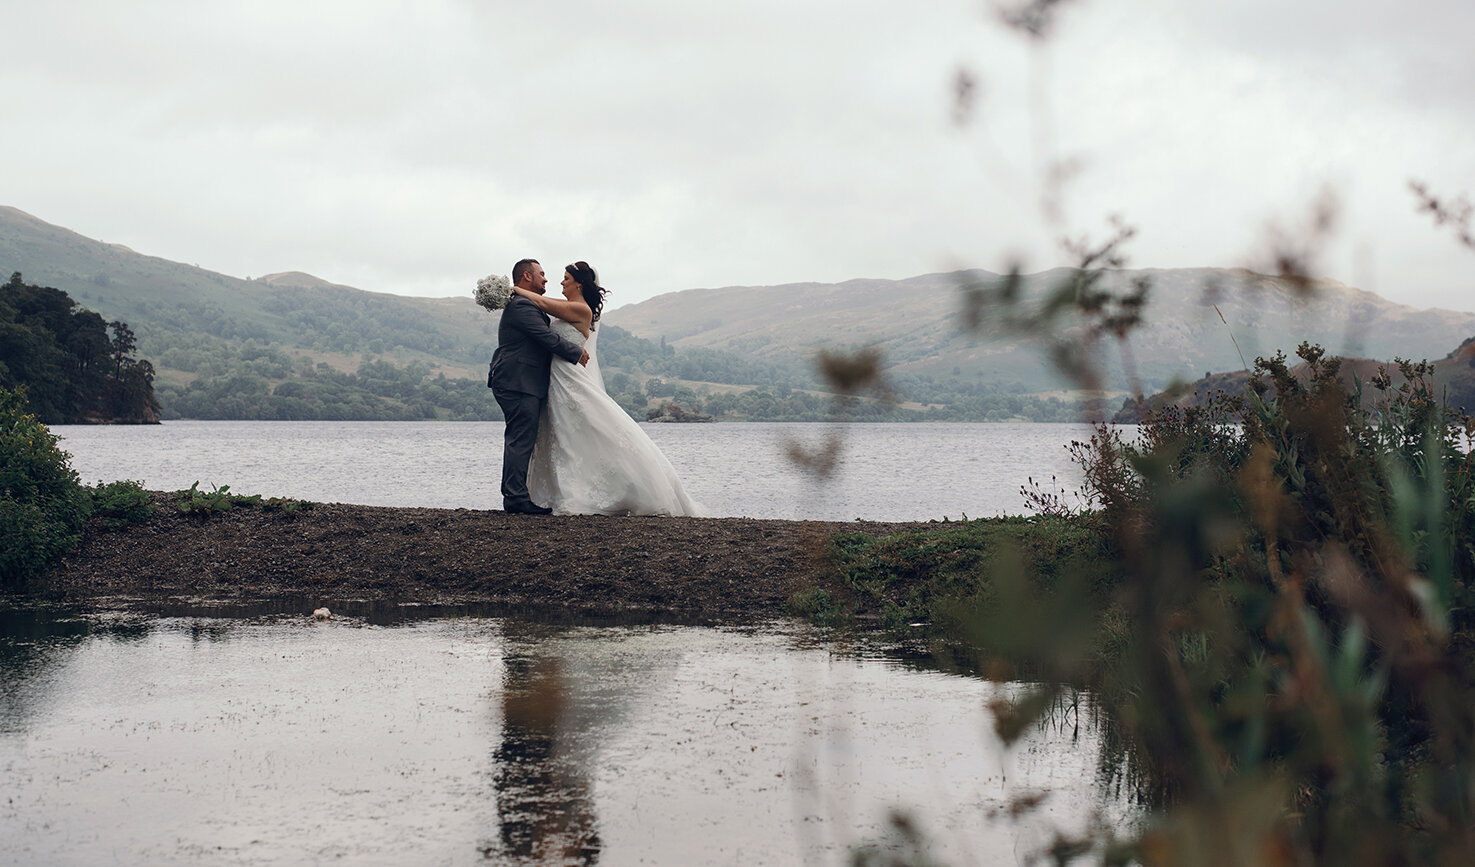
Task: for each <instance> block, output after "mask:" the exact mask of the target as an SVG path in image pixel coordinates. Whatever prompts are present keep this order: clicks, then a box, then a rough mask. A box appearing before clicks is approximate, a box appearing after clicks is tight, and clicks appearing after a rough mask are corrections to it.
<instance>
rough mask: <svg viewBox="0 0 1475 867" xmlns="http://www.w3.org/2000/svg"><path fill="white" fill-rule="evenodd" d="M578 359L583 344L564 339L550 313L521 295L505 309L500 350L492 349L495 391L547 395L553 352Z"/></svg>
mask: <svg viewBox="0 0 1475 867" xmlns="http://www.w3.org/2000/svg"><path fill="white" fill-rule="evenodd" d="M554 355H557V356H558V357H559V358H564V359H567V360H569V361H572V362H577V361H578V360H579V359H580V358H582V357H583V355H584V350H583V348H582V347H580V346H578V345H577V344H574V343H572V342H570V341H567V340H564V339H563V338H562V337H559V336H558V335H557V334H554V333H553V329H552V328H551V327H549V324H548V314H547V313H544V312H543V311H541V310H539V309H538V305H536V304H534V303H533V302H531V301H529V300H527V299H526V298H524V297H522V296H521V295H514V296H513V297H512V300H511V301H509V302H508V303H507V306H506V307H505V308H503V309H502V321H501V323H499V324H498V325H497V351H496V352H494V353H492V371H491V377H490V379H489V382H490V384H491V386H492V392H493V393H494V394H495V393H499V392H521V393H523V394H531V395H534V396H536V397H547V396H548V368H549V366H550V365H552V364H553V356H554Z"/></svg>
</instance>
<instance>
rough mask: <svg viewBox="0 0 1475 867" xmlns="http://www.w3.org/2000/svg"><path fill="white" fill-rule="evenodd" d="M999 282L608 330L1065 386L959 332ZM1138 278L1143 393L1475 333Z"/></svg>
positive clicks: (1181, 278)
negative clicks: (1306, 359) (1142, 302)
mask: <svg viewBox="0 0 1475 867" xmlns="http://www.w3.org/2000/svg"><path fill="white" fill-rule="evenodd" d="M1070 273H1071V272H1068V271H1066V270H1064V269H1057V270H1054V271H1046V272H1043V273H1040V274H1032V275H1027V276H1025V277H1024V278H1023V292H1022V295H1023V297H1024V298H1026V299H1033V300H1034V301H1036V302H1038V301H1039V299H1041V298H1043V297H1044V295H1045V294H1046V293H1047V292H1048V291H1049V289H1050V288H1051V287H1053V286H1055V285H1057V284H1058V283H1059V282H1060V281H1061V280H1063V279H1065V278H1066V277H1068V276H1069V275H1070ZM1001 279H1002V278H1000V277H999V276H998V275H996V274H990V273H989V272H986V271H960V272H954V273H947V274H929V275H925V276H921V277H915V278H912V279H909V280H899V281H889V280H851V281H848V282H845V283H838V284H816V283H796V284H790V285H786V286H741V287H729V288H725V289H692V290H688V291H685V292H676V293H672V294H669V295H662V296H659V297H656V298H652V299H650V300H649V301H644V302H641V303H639V304H634V305H630V306H627V307H622V308H619V309H618V310H615V311H613V312H612V313H610V314H609V316H608V319H609V321H610V322H612V323H614V324H617V325H619V326H621V327H623V328H626V329H628V330H630V331H631V332H633V333H635V334H637V335H640V336H641V337H645V338H647V339H650V340H660V339H664V340H665V341H666V342H668V343H669V344H670V345H672V346H674V347H676V348H677V349H678V350H683V349H691V348H704V349H717V350H726V351H731V352H735V353H738V354H741V355H743V356H745V357H751V358H781V357H787V356H792V355H794V354H795V353H796V352H797V353H800V354H804V353H812V352H814V351H816V350H818V349H819V348H820V347H822V346H836V347H847V346H856V345H867V344H869V345H876V346H879V347H880V348H881V349H882V350H883V351H884V352H885V355H886V359H887V362H888V367H889V371H890V372H891V373H892V374H894V375H898V376H906V375H912V376H917V377H931V378H933V379H934V380H938V379H959V380H963V379H978V378H983V379H985V380H990V381H994V382H1006V383H1007V382H1013V383H1020V384H1023V385H1024V386H1026V387H1027V390H1028V391H1044V390H1048V389H1051V388H1059V387H1061V386H1062V385H1063V383H1062V382H1061V381H1060V380H1059V379H1058V378H1057V377H1056V376H1055V375H1054V374H1053V372H1052V371H1051V369H1050V367H1049V365H1048V364H1046V363H1044V362H1043V360H1042V356H1041V353H1040V351H1039V349H1038V347H1037V346H1035V345H1033V344H1032V343H1030V342H1029V341H1028V340H1026V339H1024V338H1022V337H1021V336H1020V335H1019V334H1017V333H1012V334H1011V333H1008V332H1007V330H1000V329H992V328H990V327H989V325H990V323H989V321H988V312H987V311H985V321H984V323H983V325H984V327H983V329H982V330H981V331H980V332H979V333H969V332H965V331H964V330H963V329H962V328H961V327H960V323H961V321H962V317H961V316H960V310H961V307H962V303H963V292H962V289H961V287H963V286H965V285H973V286H984V287H987V286H991V285H995V284H997V283H998V281H999V280H1001ZM1139 279H1145V280H1147V281H1149V282H1150V285H1151V289H1150V291H1149V294H1148V301H1147V307H1146V313H1145V316H1146V321H1145V323H1144V324H1143V325H1142V327H1140V328H1139V329H1137V330H1136V331H1134V332H1133V334H1132V346H1131V350H1132V354H1133V356H1134V358H1135V363H1136V366H1137V372H1138V374H1139V376H1140V377H1141V378H1142V380H1143V384H1144V386H1145V387H1146V388H1148V389H1159V388H1163V387H1164V386H1166V385H1167V384H1168V383H1169V382H1171V381H1173V380H1174V379H1181V380H1188V379H1195V378H1198V377H1200V376H1202V375H1203V374H1204V372H1205V371H1215V370H1236V369H1240V368H1243V367H1245V366H1246V363H1247V362H1250V361H1253V360H1254V357H1255V356H1256V355H1271V354H1274V352H1275V351H1276V350H1283V351H1285V352H1286V353H1287V354H1288V355H1290V354H1293V353H1294V351H1295V348H1296V346H1297V345H1299V344H1300V343H1301V342H1302V341H1303V340H1305V341H1310V342H1312V343H1319V344H1321V345H1322V346H1324V347H1326V348H1327V349H1328V351H1330V352H1333V353H1337V354H1345V355H1351V356H1370V357H1373V358H1392V357H1394V356H1403V357H1406V358H1423V357H1424V356H1425V355H1427V354H1429V352H1430V351H1431V350H1437V351H1438V352H1440V353H1443V352H1445V351H1447V350H1448V349H1449V348H1450V347H1454V346H1457V345H1459V344H1460V342H1461V341H1463V340H1464V339H1465V338H1467V337H1470V336H1471V335H1475V314H1472V313H1457V312H1453V311H1448V310H1415V309H1413V308H1410V307H1406V306H1403V305H1399V304H1394V303H1392V302H1390V301H1387V300H1385V299H1383V298H1380V297H1378V296H1377V295H1374V294H1372V293H1371V292H1364V291H1362V290H1358V289H1353V288H1350V287H1347V286H1343V285H1342V284H1340V283H1336V282H1334V281H1329V280H1323V281H1318V282H1317V283H1316V284H1315V286H1314V290H1315V291H1314V292H1313V293H1311V294H1310V295H1307V294H1306V293H1302V292H1300V291H1298V289H1297V287H1295V286H1294V285H1292V284H1291V283H1289V282H1288V281H1285V280H1280V279H1277V278H1274V277H1267V276H1264V275H1260V274H1254V273H1251V272H1248V271H1237V270H1225V269H1175V270H1141V271H1120V272H1113V273H1110V274H1108V275H1107V277H1106V280H1105V282H1106V283H1107V284H1108V285H1112V286H1115V287H1117V288H1120V287H1125V286H1128V285H1130V284H1131V283H1132V282H1133V281H1135V280H1139ZM1221 314H1222V316H1223V319H1221V318H1220V316H1221ZM1236 343H1237V345H1238V346H1237V347H1236ZM1241 350H1242V351H1243V360H1241ZM1098 361H1099V363H1100V365H1101V367H1102V368H1103V369H1104V370H1105V371H1106V374H1107V383H1108V385H1109V386H1110V387H1112V388H1117V389H1122V388H1125V387H1126V386H1127V384H1128V381H1127V378H1126V375H1125V372H1124V371H1123V370H1122V366H1121V363H1120V358H1119V356H1118V355H1116V354H1115V353H1114V352H1103V353H1102V355H1101V357H1100V358H1099V359H1098Z"/></svg>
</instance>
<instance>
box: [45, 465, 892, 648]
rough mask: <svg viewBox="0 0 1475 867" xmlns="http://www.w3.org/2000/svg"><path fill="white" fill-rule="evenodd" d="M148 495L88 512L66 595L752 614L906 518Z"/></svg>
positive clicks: (58, 574) (65, 568)
mask: <svg viewBox="0 0 1475 867" xmlns="http://www.w3.org/2000/svg"><path fill="white" fill-rule="evenodd" d="M154 496H155V499H156V501H157V502H158V508H156V510H155V513H154V516H153V517H152V518H151V519H149V520H148V521H147V522H145V523H142V524H138V525H134V526H131V527H128V528H126V529H123V530H117V531H107V530H101V529H99V528H96V527H90V528H89V530H88V533H87V535H86V537H85V539H84V540H83V542H82V544H81V545H79V546H78V547H77V548H76V549H75V550H73V551H72V552H71V553H70V554H69V555H68V556H67V557H66V558H65V559H64V561H63V563H62V564H61V565H60V566H59V567H58V568H57V569H56V570H54V571H53V573H52V574H51V575H50V576H49V578H48V581H47V582H46V585H45V586H46V587H47V588H49V589H50V590H52V591H53V592H57V593H60V594H62V595H63V596H65V597H67V598H73V599H76V598H86V597H94V596H146V597H180V596H185V597H210V598H220V599H231V598H266V597H277V596H289V595H308V596H314V597H320V598H336V599H355V600H357V599H386V600H389V599H393V600H399V601H406V602H409V601H413V602H421V603H427V604H463V603H490V604H505V605H532V606H553V607H559V608H563V609H568V610H577V611H589V612H617V611H630V612H635V611H646V612H666V613H671V614H676V615H681V616H685V617H697V618H709V619H713V620H719V619H744V618H753V617H766V616H773V615H779V614H782V613H783V612H784V604H785V602H786V601H787V600H788V598H789V597H790V596H791V595H792V594H793V593H795V592H797V591H800V590H803V589H806V588H809V587H812V586H814V584H815V583H816V582H817V581H819V580H821V576H822V575H823V574H824V572H825V569H826V566H825V562H824V551H825V548H826V545H827V543H828V540H829V538H830V537H831V536H832V535H833V534H834V533H836V532H839V531H848V532H857V531H859V532H867V533H887V532H892V531H895V530H897V529H900V528H901V527H904V526H906V525H903V524H879V523H862V522H843V523H835V522H819V521H776V520H749V519H745V518H614V517H602V516H574V517H560V516H546V517H538V516H527V515H508V514H504V513H502V512H485V511H472V510H467V509H420V508H385V507H377V506H352V505H338V504H328V505H318V506H315V507H313V508H311V509H309V510H305V511H300V512H297V513H291V514H284V513H282V512H262V511H259V510H252V509H246V508H236V509H232V510H230V511H229V512H223V513H214V514H210V515H206V516H199V515H187V514H184V513H181V512H179V511H178V510H177V509H176V508H175V507H174V505H173V502H172V500H171V499H170V498H169V495H165V494H155V495H154Z"/></svg>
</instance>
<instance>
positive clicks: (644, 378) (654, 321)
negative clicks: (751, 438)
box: [0, 206, 1475, 421]
mask: <svg viewBox="0 0 1475 867" xmlns="http://www.w3.org/2000/svg"><path fill="white" fill-rule="evenodd" d="M0 272H3V273H0V278H3V277H5V276H6V275H8V274H9V273H11V272H20V273H22V274H23V275H24V278H25V280H26V282H28V283H31V284H36V285H41V286H53V287H55V288H58V289H61V290H63V291H65V292H67V293H68V294H70V295H71V296H72V297H73V298H74V299H76V300H77V301H78V302H79V303H80V304H82V305H84V306H85V307H88V308H90V309H93V310H96V311H98V312H99V313H101V314H102V315H103V316H104V317H105V318H106V319H110V320H111V319H121V320H123V321H124V322H127V323H129V324H130V325H131V326H132V328H133V330H134V332H135V333H136V334H137V337H138V345H137V348H138V353H139V355H140V356H142V357H144V358H147V359H149V360H150V361H152V362H153V363H154V365H155V367H156V368H157V372H158V375H157V378H156V380H155V387H156V389H157V392H158V396H159V400H160V402H161V404H162V405H163V411H164V415H165V417H166V418H171V417H179V416H181V415H182V416H185V417H191V418H386V419H390V418H497V417H499V416H498V414H497V410H496V408H495V405H494V402H492V401H490V400H489V399H488V397H487V394H486V391H485V384H484V382H485V376H486V363H487V361H488V360H489V359H490V358H491V355H492V352H493V350H494V348H495V345H496V325H497V317H496V316H495V315H488V314H486V313H485V312H484V311H482V310H480V309H479V308H477V307H476V306H475V305H474V304H473V303H472V301H471V298H470V288H471V286H470V283H471V281H470V280H469V279H468V286H467V290H468V291H467V294H466V295H465V296H463V297H458V298H411V297H404V296H398V295H392V294H389V293H384V292H369V291H365V290H362V289H357V288H354V287H351V286H344V285H340V284H335V283H332V282H329V281H326V280H323V279H321V278H318V277H315V276H312V275H310V274H304V273H301V272H296V271H284V272H281V273H275V274H269V275H266V276H264V277H258V278H256V279H242V278H237V277H231V276H228V275H225V274H220V273H217V272H213V271H209V270H207V269H204V268H200V267H198V266H193V265H186V264H182V263H178V262H171V261H168V260H166V259H161V258H158V257H154V256H148V255H144V254H140V253H137V252H134V251H132V250H130V249H128V248H127V247H123V246H121V245H117V244H107V243H103V242H101V241H97V240H93V239H90V238H86V237H83V236H82V235H79V234H77V233H75V232H72V231H70V230H67V229H64V228H61V227H58V226H54V225H51V224H49V223H46V222H44V221H42V220H40V219H37V218H36V217H33V216H31V215H29V214H26V213H24V212H22V211H19V210H17V209H15V208H10V207H3V206H0ZM1077 273H1078V272H1074V271H1069V270H1066V269H1057V270H1054V271H1047V272H1043V273H1039V274H1033V275H1027V276H1024V277H1023V278H1021V279H1020V283H1019V285H1020V287H1021V293H1020V296H1021V298H1022V299H1023V304H1024V306H1026V307H1029V306H1030V305H1034V306H1038V305H1039V304H1041V303H1043V299H1044V298H1045V297H1046V296H1047V295H1048V294H1049V292H1050V291H1051V290H1052V288H1053V287H1056V286H1058V285H1060V284H1061V283H1062V281H1066V280H1068V279H1070V278H1071V277H1073V276H1075V275H1076V274H1077ZM1003 279H1004V278H1002V277H1000V276H999V275H997V274H992V273H989V272H986V271H977V270H975V271H958V272H953V273H938V274H927V275H923V276H919V277H914V278H911V279H907V280H873V279H866V280H850V281H847V282H844V283H838V284H818V283H795V284H788V285H782V286H747V287H728V288H724V289H692V290H687V291H684V292H674V293H670V294H667V295H662V296H659V297H657V298H652V299H650V300H648V301H643V302H640V303H638V304H632V305H627V306H625V307H620V308H616V309H612V310H609V311H606V313H605V315H604V320H603V322H604V325H603V327H604V332H603V336H602V338H601V341H600V347H601V367H602V368H603V370H604V373H605V379H606V385H607V387H608V389H609V391H610V393H611V394H612V395H614V396H615V397H616V399H617V400H619V401H620V402H621V404H622V405H623V406H625V407H626V409H627V410H628V411H629V412H630V413H631V414H632V415H636V416H637V417H644V414H645V412H646V411H647V410H649V409H657V408H659V407H661V406H664V405H666V404H668V403H676V404H677V405H679V406H681V407H682V408H683V409H684V410H687V411H689V412H697V413H704V414H708V415H716V416H718V417H721V418H743V419H771V420H810V419H815V420H817V419H822V418H825V417H826V414H827V413H828V411H829V407H830V403H829V396H828V394H827V391H828V387H827V386H826V385H825V384H824V383H823V382H821V381H820V378H819V377H818V376H817V375H816V374H815V372H814V367H813V359H814V356H815V354H816V353H817V352H818V350H820V349H822V348H833V349H838V350H853V349H856V348H860V347H870V346H874V347H877V348H879V349H881V350H882V352H883V356H882V362H881V363H882V368H883V373H884V375H885V377H886V379H887V381H888V382H889V384H890V385H891V386H892V387H893V389H894V393H895V394H896V396H897V397H899V398H900V400H901V401H902V403H901V410H900V411H898V412H893V413H890V414H887V413H885V412H883V411H882V410H881V409H880V408H879V407H877V406H876V405H873V404H863V405H860V406H859V408H857V409H856V410H855V411H856V412H858V413H860V415H859V416H858V417H864V418H870V417H876V418H883V417H884V418H909V419H912V418H915V419H932V420H1011V419H1029V420H1041V421H1054V420H1062V421H1063V420H1069V419H1074V418H1079V409H1078V407H1077V405H1076V402H1075V401H1076V400H1077V395H1075V394H1072V393H1071V392H1069V391H1068V390H1066V389H1068V388H1069V387H1070V385H1071V384H1070V383H1068V382H1066V381H1065V380H1064V379H1063V378H1062V377H1060V376H1059V375H1058V374H1057V373H1055V371H1054V369H1053V367H1052V365H1051V364H1050V362H1049V361H1048V355H1047V354H1046V353H1044V352H1043V351H1042V348H1041V347H1040V346H1039V345H1038V344H1037V343H1036V342H1035V341H1034V340H1033V339H1031V338H1028V337H1025V336H1022V334H1021V332H1020V331H1019V330H1018V329H1011V328H1009V327H1006V326H1004V325H1002V324H1001V318H1000V313H999V310H998V309H996V308H985V309H984V310H983V314H984V315H983V323H982V327H981V328H979V329H978V330H977V331H968V330H965V329H963V328H962V327H961V326H960V323H961V322H962V321H963V318H964V317H963V316H962V315H961V314H960V312H961V310H962V307H963V299H964V291H963V287H973V288H976V289H977V288H981V289H988V288H990V287H997V286H999V285H1000V282H1001V281H1002V280H1003ZM1144 280H1145V281H1147V282H1149V283H1150V285H1151V289H1150V292H1149V295H1148V303H1147V308H1146V323H1145V324H1144V325H1143V326H1142V327H1141V328H1139V329H1137V330H1136V331H1135V332H1134V333H1133V335H1132V341H1131V357H1132V358H1133V359H1134V362H1133V364H1134V369H1135V372H1136V374H1137V376H1138V379H1139V381H1140V382H1141V385H1142V387H1143V388H1144V389H1146V390H1148V391H1156V390H1159V389H1161V388H1162V387H1164V386H1166V385H1167V384H1169V383H1170V382H1172V381H1174V380H1183V381H1187V380H1192V379H1196V378H1198V377H1199V376H1201V375H1203V373H1204V372H1206V371H1215V370H1220V371H1222V370H1236V369H1241V368H1243V367H1245V366H1246V365H1247V364H1248V363H1249V362H1251V361H1252V360H1253V359H1254V357H1255V356H1256V355H1257V354H1270V353H1273V352H1274V351H1275V350H1276V349H1282V350H1284V351H1285V352H1286V353H1287V355H1291V354H1293V352H1294V350H1295V347H1296V345H1297V344H1299V343H1300V342H1301V341H1302V340H1309V341H1312V342H1317V343H1320V344H1321V345H1323V346H1324V347H1326V348H1327V349H1328V350H1329V351H1331V352H1334V353H1341V354H1349V355H1357V356H1370V357H1373V358H1392V357H1393V356H1403V357H1408V358H1415V359H1418V358H1424V357H1426V356H1428V355H1429V354H1431V352H1432V353H1438V354H1441V355H1442V354H1443V353H1445V352H1448V351H1449V350H1450V349H1451V348H1453V347H1455V346H1458V345H1460V344H1461V343H1462V342H1463V341H1464V340H1465V339H1466V338H1468V337H1470V336H1471V335H1475V314H1471V313H1458V312H1452V311H1442V310H1414V309H1412V308H1409V307H1405V306H1402V305H1398V304H1393V303H1392V302H1389V301H1387V300H1385V299H1382V298H1379V297H1378V296H1376V295H1374V294H1372V293H1369V292H1363V291H1361V290H1357V289H1353V288H1350V287H1347V286H1343V285H1341V284H1338V283H1334V282H1331V281H1319V282H1317V283H1316V285H1315V289H1316V292H1315V293H1313V294H1312V295H1309V296H1307V295H1306V294H1305V293H1303V292H1301V291H1299V287H1297V286H1296V285H1294V284H1291V283H1289V282H1287V281H1283V280H1278V279H1276V278H1272V277H1266V276H1263V275H1258V274H1253V273H1250V272H1246V271H1229V270H1221V269H1177V270H1139V271H1116V272H1109V273H1105V274H1104V275H1103V276H1102V282H1103V284H1105V285H1108V286H1112V287H1116V288H1117V289H1118V290H1121V289H1124V288H1125V287H1128V286H1130V285H1132V284H1133V283H1134V282H1135V281H1144ZM1216 305H1217V309H1216ZM1221 313H1222V316H1223V320H1221V319H1220V314H1221ZM1065 324H1066V325H1067V326H1068V328H1067V330H1066V331H1065V332H1064V334H1065V339H1066V340H1067V341H1069V340H1075V341H1076V342H1077V343H1079V342H1081V334H1082V330H1081V325H1080V323H1078V322H1076V323H1073V324H1072V323H1069V322H1067V323H1065ZM1072 329H1073V330H1072ZM1236 343H1237V345H1238V349H1236ZM1104 349H1107V350H1111V351H1102V352H1101V353H1099V359H1098V362H1099V364H1100V366H1101V369H1102V370H1103V371H1104V373H1105V382H1106V384H1107V385H1108V386H1109V387H1110V388H1111V389H1114V390H1116V391H1118V392H1121V391H1124V390H1126V389H1127V388H1128V386H1129V382H1130V378H1129V377H1128V375H1127V373H1126V371H1125V370H1124V369H1123V366H1122V364H1121V358H1122V355H1121V353H1119V352H1118V351H1117V350H1116V348H1115V347H1112V346H1106V347H1104ZM1240 350H1242V351H1243V360H1242V358H1241V352H1240Z"/></svg>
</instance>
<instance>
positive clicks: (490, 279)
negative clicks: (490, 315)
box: [472, 274, 512, 310]
mask: <svg viewBox="0 0 1475 867" xmlns="http://www.w3.org/2000/svg"><path fill="white" fill-rule="evenodd" d="M472 297H473V298H475V299H476V303H477V304H480V305H481V306H483V307H485V308H486V309H488V310H501V309H502V308H503V307H506V306H507V302H508V301H511V300H512V281H510V280H508V279H507V278H506V277H503V276H501V275H500V274H490V275H488V276H486V277H483V278H481V279H480V280H478V281H476V292H475V293H473V295H472Z"/></svg>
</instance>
